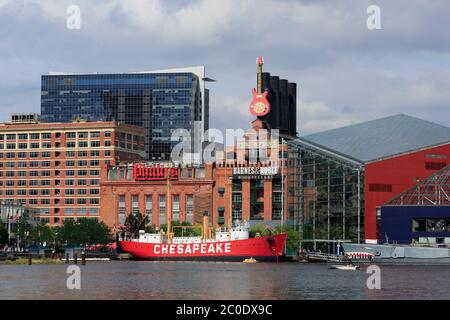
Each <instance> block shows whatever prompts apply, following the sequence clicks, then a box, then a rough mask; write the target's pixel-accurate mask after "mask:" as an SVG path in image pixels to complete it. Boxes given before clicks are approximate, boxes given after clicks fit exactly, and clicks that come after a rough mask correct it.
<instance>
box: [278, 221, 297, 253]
mask: <svg viewBox="0 0 450 320" xmlns="http://www.w3.org/2000/svg"><path fill="white" fill-rule="evenodd" d="M281 232H283V233H286V234H287V238H286V251H287V252H288V254H293V253H294V252H296V251H297V249H298V248H299V246H300V235H299V233H298V230H295V229H293V228H289V227H286V226H284V227H283V229H282V230H281V227H280V226H277V227H276V228H275V233H276V234H280V233H281Z"/></svg>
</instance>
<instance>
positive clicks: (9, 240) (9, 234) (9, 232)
mask: <svg viewBox="0 0 450 320" xmlns="http://www.w3.org/2000/svg"><path fill="white" fill-rule="evenodd" d="M7 208H8V209H7V218H8V247H9V246H11V217H10V215H11V203H10V202H8V207H7Z"/></svg>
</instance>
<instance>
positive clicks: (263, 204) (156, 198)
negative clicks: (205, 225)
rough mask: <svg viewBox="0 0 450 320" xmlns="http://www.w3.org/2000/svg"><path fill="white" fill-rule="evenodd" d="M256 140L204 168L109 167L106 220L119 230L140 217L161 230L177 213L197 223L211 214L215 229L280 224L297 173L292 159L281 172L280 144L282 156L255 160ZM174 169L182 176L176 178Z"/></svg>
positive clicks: (103, 201) (248, 138)
mask: <svg viewBox="0 0 450 320" xmlns="http://www.w3.org/2000/svg"><path fill="white" fill-rule="evenodd" d="M260 126H261V122H260V121H259V120H256V121H255V122H254V123H253V129H255V130H253V131H250V132H253V133H254V132H258V130H259V129H260ZM266 132H267V131H266ZM256 136H258V135H256ZM261 136H262V135H261V134H259V137H260V138H261ZM266 138H268V136H266ZM252 139H253V140H254V136H252V134H247V135H245V139H244V141H245V142H246V143H245V144H242V145H237V146H235V147H234V148H232V149H229V150H227V152H225V154H224V155H223V156H220V155H219V154H220V153H218V157H222V159H218V160H217V161H216V162H215V163H213V164H206V165H204V166H197V167H181V166H176V165H174V164H173V163H169V162H163V163H134V164H133V163H130V164H128V165H121V166H115V167H113V166H109V168H107V169H106V170H103V171H102V177H101V182H100V189H101V196H100V207H101V209H100V218H101V220H102V221H104V222H105V223H107V224H108V225H109V226H111V227H113V228H114V227H116V226H120V225H122V224H123V223H124V221H125V218H126V216H127V215H129V214H137V213H140V214H145V215H146V216H147V224H152V225H160V224H164V223H166V221H167V214H171V215H172V220H173V221H188V222H191V223H194V224H195V223H198V222H201V218H202V215H203V213H204V212H205V211H207V212H208V214H209V217H210V221H212V223H213V225H214V226H217V225H227V224H228V222H229V221H230V217H231V219H232V220H233V221H234V220H235V219H239V220H247V221H250V223H251V224H255V223H258V222H263V221H264V222H265V223H268V224H279V223H280V222H281V219H282V218H281V213H282V209H283V203H282V196H283V195H284V197H285V203H287V191H288V179H286V177H287V175H288V173H289V170H291V169H290V168H289V167H288V165H287V160H285V162H286V163H285V167H284V168H283V170H284V171H283V170H282V169H281V160H280V159H278V158H277V156H279V155H280V154H281V152H280V153H278V150H279V149H278V148H280V150H283V148H282V147H280V146H279V145H278V143H275V144H276V145H274V146H273V147H274V148H273V150H277V153H273V151H272V153H271V150H272V148H270V149H269V150H268V151H267V150H266V151H265V152H267V156H268V158H267V159H265V160H262V159H259V158H258V157H256V158H255V159H252V157H251V156H250V152H252V151H255V150H257V149H253V148H249V146H250V145H251V143H252ZM277 141H278V140H277ZM284 147H285V149H284V150H285V151H284V152H285V153H286V151H287V149H286V147H287V146H286V145H284ZM264 149H266V148H264ZM256 153H259V151H258V150H257V151H256ZM272 156H273V157H272ZM285 157H286V155H285ZM286 158H287V157H286ZM140 166H141V167H142V168H143V169H142V170H141V169H140ZM171 170H173V171H174V172H176V173H174V174H173V175H172V173H169V172H171ZM282 171H283V172H284V175H285V179H284V181H282V180H283V179H282V178H281V172H282ZM158 172H159V173H158ZM168 175H170V177H171V178H170V179H168ZM283 182H284V187H285V189H284V193H283V191H282V185H283ZM231 210H232V211H231ZM284 212H285V215H284V219H288V207H287V205H285V206H284Z"/></svg>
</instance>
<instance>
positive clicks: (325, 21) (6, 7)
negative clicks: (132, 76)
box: [0, 0, 450, 135]
mask: <svg viewBox="0 0 450 320" xmlns="http://www.w3.org/2000/svg"><path fill="white" fill-rule="evenodd" d="M71 5H76V6H78V7H79V8H80V10H81V11H80V12H81V28H80V29H69V28H67V19H68V18H69V17H70V14H68V13H67V8H68V7H69V6H71ZM370 5H377V6H379V8H380V24H381V29H374V30H371V29H369V28H368V27H367V19H368V18H370V16H371V14H368V13H367V8H368V7H369V6H370ZM449 14H450V1H447V0H435V1H426V0H396V1H392V0H370V1H365V0H352V1H351V0H342V1H326V0H303V1H302V0H297V1H294V0H226V1H224V0H193V1H181V0H173V1H171V0H69V1H66V0H0V111H1V112H0V121H2V122H3V121H9V120H10V116H11V113H12V112H39V111H40V85H41V83H40V81H41V75H43V74H48V72H50V71H66V72H77V73H83V72H89V73H91V72H100V73H101V72H110V73H116V72H117V73H123V72H134V71H144V70H157V69H165V68H175V67H185V66H194V65H205V66H206V73H207V76H208V77H210V78H213V79H215V80H216V81H217V82H214V83H208V84H207V87H208V88H209V89H210V126H211V127H212V128H218V129H220V130H224V129H226V128H231V129H236V128H243V129H246V128H248V127H249V123H250V121H252V120H253V118H252V116H251V115H250V113H249V111H248V106H249V104H250V101H251V89H252V88H253V87H255V86H256V70H257V69H256V64H255V60H256V57H257V56H258V55H260V54H261V55H262V56H263V57H264V61H265V64H264V71H265V72H270V73H271V74H273V75H277V76H279V77H280V78H283V79H288V80H289V81H291V82H296V83H297V108H298V109H297V115H298V116H297V118H298V119H297V130H298V132H299V134H300V135H306V134H310V133H314V132H319V131H324V130H327V129H331V128H337V127H341V126H345V125H349V124H353V123H358V122H362V121H366V120H372V119H376V118H381V117H385V116H390V115H393V114H399V113H404V114H409V115H412V116H416V117H419V118H422V119H425V120H429V121H433V122H436V123H439V124H442V125H445V126H449V125H450V32H448V30H450V18H449Z"/></svg>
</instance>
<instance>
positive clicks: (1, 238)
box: [0, 222, 8, 247]
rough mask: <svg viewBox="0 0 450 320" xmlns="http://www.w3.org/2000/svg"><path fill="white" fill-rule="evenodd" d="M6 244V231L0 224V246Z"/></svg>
mask: <svg viewBox="0 0 450 320" xmlns="http://www.w3.org/2000/svg"><path fill="white" fill-rule="evenodd" d="M7 243H8V230H6V227H5V226H4V225H3V223H1V222H0V246H2V247H3V246H4V245H6V244H7Z"/></svg>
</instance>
